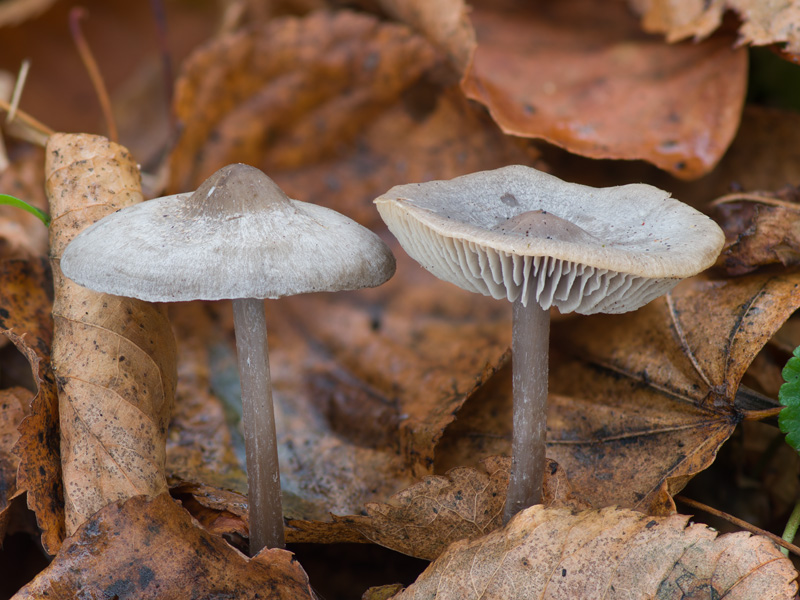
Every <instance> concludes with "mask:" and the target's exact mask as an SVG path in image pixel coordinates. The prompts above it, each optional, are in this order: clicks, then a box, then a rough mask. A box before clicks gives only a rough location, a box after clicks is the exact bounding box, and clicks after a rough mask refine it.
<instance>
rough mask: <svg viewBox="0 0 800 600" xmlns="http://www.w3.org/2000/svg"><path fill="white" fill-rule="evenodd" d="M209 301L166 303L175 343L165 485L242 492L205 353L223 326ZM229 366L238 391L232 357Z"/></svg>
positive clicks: (239, 464) (242, 477) (239, 465)
mask: <svg viewBox="0 0 800 600" xmlns="http://www.w3.org/2000/svg"><path fill="white" fill-rule="evenodd" d="M209 306H210V305H209V304H208V303H201V302H181V303H176V304H173V305H170V306H169V309H168V310H169V314H170V321H171V323H172V327H173V330H174V332H175V337H176V341H177V346H178V385H177V389H176V392H175V406H174V407H173V411H172V417H171V419H170V424H169V434H168V436H167V463H166V472H167V479H168V481H169V482H170V485H171V486H172V485H177V484H180V483H182V482H203V483H205V484H208V485H213V486H216V487H218V488H227V489H234V490H238V491H240V492H242V493H246V492H247V475H246V474H245V472H244V469H243V464H244V460H243V457H242V460H239V457H237V456H236V453H235V450H234V443H233V439H232V435H231V426H232V423H231V422H229V421H230V419H229V418H228V417H227V416H226V408H225V405H224V404H223V402H222V401H221V400H220V399H219V398H218V397H217V396H216V394H215V393H214V392H213V390H212V387H213V386H212V383H211V353H212V352H213V350H214V348H216V347H218V346H219V345H220V344H223V343H224V338H223V335H224V332H223V331H222V329H221V327H220V325H219V323H216V322H215V321H214V320H213V318H212V316H211V314H210V311H209ZM232 366H233V369H234V373H235V384H236V386H237V393H238V394H241V389H240V388H239V387H238V385H239V379H238V369H237V366H236V363H235V362H233V363H232ZM240 397H241V396H239V398H240ZM240 416H241V415H239V417H240ZM233 424H238V419H237V421H236V422H235V423H233ZM240 442H241V444H242V445H243V443H244V440H243V439H241V440H240ZM246 502H247V501H246V499H245V504H246ZM195 516H196V515H195Z"/></svg>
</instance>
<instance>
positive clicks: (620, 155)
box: [461, 0, 747, 179]
mask: <svg viewBox="0 0 800 600" xmlns="http://www.w3.org/2000/svg"><path fill="white" fill-rule="evenodd" d="M471 4H472V8H473V11H472V13H471V15H470V18H471V20H472V21H473V23H474V25H475V29H476V32H477V47H476V50H475V53H474V55H473V57H472V62H471V63H470V65H469V68H468V69H467V71H466V73H465V74H464V78H463V80H462V84H461V85H462V88H463V89H464V92H465V93H466V94H467V96H469V97H470V98H473V99H475V100H477V101H479V102H481V103H483V104H485V105H486V107H487V108H488V109H489V112H490V113H491V114H492V117H493V118H494V119H495V121H497V123H498V124H499V125H500V127H501V128H502V129H503V131H505V132H506V133H509V134H512V135H518V136H525V137H535V138H543V139H545V140H547V141H549V142H552V143H554V144H556V145H558V146H561V147H563V148H565V149H567V150H569V151H570V152H574V153H577V154H581V155H584V156H589V157H592V158H617V159H642V160H646V161H648V162H651V163H653V164H655V165H656V166H658V167H660V168H662V169H665V170H666V171H668V172H669V173H671V174H672V175H675V176H676V177H680V178H683V179H695V178H697V177H700V176H701V175H704V174H706V173H708V172H709V171H711V169H713V167H714V166H715V165H716V163H717V162H718V161H719V159H720V158H721V157H722V155H723V153H724V152H725V150H726V149H727V147H728V146H729V145H730V143H731V141H732V140H733V137H734V135H735V134H736V129H737V127H738V125H739V119H740V116H741V110H742V106H743V104H744V95H745V90H746V83H747V54H746V52H745V51H744V50H743V49H733V48H732V45H733V42H734V40H733V39H732V38H730V37H726V36H720V37H716V38H714V39H711V40H707V41H705V42H702V43H698V44H684V45H676V46H670V45H668V44H666V43H663V42H660V41H657V40H654V39H652V38H651V37H648V36H645V35H643V34H642V33H641V32H640V31H639V26H638V24H637V23H636V21H635V19H633V18H632V16H631V15H630V14H628V13H627V11H626V7H625V6H624V5H623V4H619V3H610V4H609V3H597V2H592V1H591V0H569V1H567V2H557V3H552V2H531V3H524V4H520V3H517V2H508V1H504V2H498V1H497V0H493V1H492V2H488V1H479V2H472V3H471Z"/></svg>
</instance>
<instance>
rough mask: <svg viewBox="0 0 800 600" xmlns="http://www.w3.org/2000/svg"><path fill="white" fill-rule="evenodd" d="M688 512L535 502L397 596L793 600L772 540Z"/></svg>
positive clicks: (401, 599)
mask: <svg viewBox="0 0 800 600" xmlns="http://www.w3.org/2000/svg"><path fill="white" fill-rule="evenodd" d="M687 520H688V517H686V516H682V515H674V516H672V517H661V518H659V517H648V516H647V515H644V514H642V513H638V512H634V511H631V510H626V509H617V508H606V509H602V510H600V511H584V512H579V513H573V512H570V511H569V510H565V509H545V508H543V507H542V506H534V507H532V508H529V509H527V510H525V511H523V512H522V513H519V514H518V515H517V516H516V517H515V518H514V519H512V520H511V521H510V522H509V524H508V525H507V526H506V527H505V528H504V529H500V530H497V531H495V532H493V533H490V534H489V535H487V536H485V537H482V538H478V539H475V540H472V541H466V540H465V541H461V542H457V543H455V544H453V545H452V546H450V548H448V550H447V551H446V552H445V553H444V554H443V555H442V556H440V557H439V558H438V559H437V560H436V562H434V563H433V564H431V566H430V567H428V569H426V571H425V572H424V573H423V574H422V575H420V577H419V579H418V580H417V581H416V583H414V584H413V585H412V586H410V587H409V588H408V589H406V590H405V591H404V592H402V593H401V594H399V595H397V596H395V598H396V599H397V600H410V599H414V600H422V599H425V598H436V599H437V600H449V599H451V598H452V599H454V600H455V599H458V600H472V599H475V600H477V599H480V600H494V599H497V600H500V599H503V600H508V599H512V598H526V599H534V598H535V599H537V600H560V599H564V600H574V599H576V598H607V599H609V600H610V599H613V598H619V599H623V598H624V599H627V598H654V597H657V598H659V599H660V600H662V599H663V600H666V599H668V598H675V599H676V600H678V599H681V598H688V597H691V598H700V597H702V598H723V597H724V598H731V599H733V598H736V599H740V600H753V599H754V598H770V599H774V600H780V599H786V600H789V599H790V598H793V597H794V594H795V593H796V591H797V583H796V581H795V578H796V577H797V573H796V571H795V570H794V567H793V566H792V563H791V561H789V559H787V558H784V557H783V555H781V553H780V552H779V551H778V549H777V548H776V547H775V546H774V545H773V544H772V542H770V541H769V540H767V539H766V538H762V537H751V536H750V534H747V533H736V534H728V535H724V536H721V537H719V538H717V537H716V533H714V532H713V531H711V530H710V529H708V528H707V527H706V526H704V525H698V524H695V525H689V526H687V524H686V522H687Z"/></svg>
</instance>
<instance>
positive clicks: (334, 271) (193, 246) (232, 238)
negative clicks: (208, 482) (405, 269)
mask: <svg viewBox="0 0 800 600" xmlns="http://www.w3.org/2000/svg"><path fill="white" fill-rule="evenodd" d="M61 269H62V271H63V272H64V274H65V275H66V276H67V277H69V278H70V279H72V280H73V281H75V282H76V283H78V284H80V285H83V286H85V287H88V288H90V289H93V290H96V291H100V292H104V293H107V294H114V295H117V296H128V297H133V298H140V299H142V300H148V301H151V302H174V301H182V300H222V299H235V298H279V297H282V296H290V295H293V294H301V293H306V292H323V291H340V290H353V289H359V288H363V287H374V286H378V285H380V284H382V283H383V282H385V281H386V280H387V279H389V278H390V277H391V276H392V275H393V274H394V270H395V260H394V256H393V255H392V253H391V251H390V250H389V248H388V247H387V246H386V244H384V243H383V241H381V239H380V238H379V237H378V236H377V235H375V234H374V233H373V232H371V231H369V230H368V229H366V228H364V227H362V226H361V225H359V224H358V223H356V222H355V221H353V220H351V219H349V218H347V217H345V216H344V215H342V214H340V213H338V212H336V211H333V210H330V209H327V208H324V207H321V206H317V205H314V204H310V203H307V202H300V201H297V200H292V199H290V198H288V197H287V196H286V194H284V193H283V191H282V190H281V189H280V188H279V187H278V186H277V185H276V184H275V183H274V182H273V181H272V180H271V179H270V178H269V177H267V176H266V175H265V174H264V173H262V172H261V171H259V170H258V169H256V168H254V167H250V166H247V165H243V164H235V165H228V166H227V167H224V168H223V169H220V170H219V171H217V172H216V173H215V174H214V175H212V176H211V177H209V178H208V179H207V180H206V181H205V182H203V184H202V185H201V186H200V187H199V188H198V189H197V190H196V191H195V192H194V193H185V194H177V195H174V196H166V197H163V198H156V199H154V200H149V201H147V202H144V203H141V204H137V205H135V206H132V207H129V208H125V209H122V210H120V211H117V212H116V213H114V214H112V215H109V216H108V217H106V218H104V219H102V220H101V221H98V222H97V223H95V224H94V225H93V226H91V227H89V228H87V229H86V230H85V231H83V232H82V233H81V234H80V235H78V236H77V237H76V238H75V239H74V240H73V241H72V243H70V244H69V246H68V247H67V248H66V250H65V251H64V254H63V256H62V258H61Z"/></svg>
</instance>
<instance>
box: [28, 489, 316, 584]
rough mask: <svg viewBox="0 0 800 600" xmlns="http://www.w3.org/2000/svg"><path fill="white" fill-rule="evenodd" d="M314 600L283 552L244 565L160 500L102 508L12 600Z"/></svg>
mask: <svg viewBox="0 0 800 600" xmlns="http://www.w3.org/2000/svg"><path fill="white" fill-rule="evenodd" d="M109 597H116V598H119V599H120V600H122V599H133V598H136V599H137V600H147V599H149V598H153V599H158V600H165V599H168V598H176V599H177V598H237V599H242V600H245V599H253V600H255V599H256V598H264V597H269V598H274V599H276V600H280V599H286V600H295V599H297V600H301V599H303V598H308V599H309V600H311V599H313V598H316V595H315V594H314V593H313V591H312V590H311V587H310V585H309V583H308V576H307V575H306V574H305V571H303V569H302V567H301V566H300V564H299V563H298V562H297V561H296V560H295V559H294V558H293V557H292V554H291V553H290V552H287V551H285V550H280V549H277V548H273V549H264V550H262V551H261V552H260V553H259V554H258V555H256V556H255V557H253V558H252V559H248V558H247V557H246V556H245V555H244V554H242V553H241V552H239V551H238V550H236V549H234V548H233V547H232V546H230V545H228V544H227V543H226V542H225V541H224V540H222V539H221V538H219V537H217V536H215V535H212V534H210V533H208V532H207V531H206V530H204V529H203V528H202V527H200V526H199V525H198V524H197V522H196V521H195V520H194V519H192V517H191V516H190V515H189V513H187V512H186V511H185V510H184V509H183V508H181V507H180V506H179V505H178V504H177V503H175V502H174V501H173V500H172V499H171V498H170V497H169V495H168V494H166V493H165V494H162V495H160V496H157V497H155V498H154V499H153V500H152V501H148V500H147V498H145V497H143V496H137V497H134V498H131V499H129V500H128V501H126V502H122V501H120V502H115V503H112V504H109V505H108V506H106V507H105V508H103V509H101V510H100V511H99V512H97V513H96V514H94V515H93V516H92V517H91V518H89V520H87V521H86V522H85V523H84V524H83V525H81V526H80V527H79V528H78V530H77V531H76V532H75V534H74V535H72V536H71V537H69V538H68V539H67V540H65V542H64V545H63V547H62V548H61V550H60V551H59V553H58V555H57V556H56V557H55V559H54V560H53V562H52V563H51V564H50V566H48V567H47V568H46V569H45V570H44V571H42V572H41V573H39V575H37V576H36V578H35V579H34V580H33V581H31V582H30V583H29V584H28V585H26V586H25V587H24V588H22V589H21V590H20V591H19V592H18V593H17V594H16V595H15V596H14V598H15V599H16V600H23V599H27V598H31V599H32V598H109Z"/></svg>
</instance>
